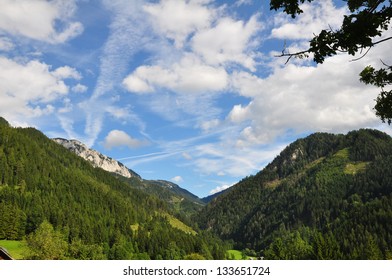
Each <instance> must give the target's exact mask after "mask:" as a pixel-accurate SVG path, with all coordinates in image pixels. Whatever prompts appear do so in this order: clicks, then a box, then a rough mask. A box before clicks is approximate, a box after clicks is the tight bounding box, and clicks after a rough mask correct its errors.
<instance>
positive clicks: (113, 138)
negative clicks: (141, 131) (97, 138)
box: [103, 130, 146, 149]
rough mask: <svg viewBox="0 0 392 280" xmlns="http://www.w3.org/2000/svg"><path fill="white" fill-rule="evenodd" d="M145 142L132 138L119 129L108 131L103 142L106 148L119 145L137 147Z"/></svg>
mask: <svg viewBox="0 0 392 280" xmlns="http://www.w3.org/2000/svg"><path fill="white" fill-rule="evenodd" d="M145 144H146V143H145V142H144V141H140V140H137V139H134V138H133V137H131V136H129V135H128V134H127V133H126V132H124V131H121V130H112V131H110V132H109V134H108V135H107V136H106V138H105V140H104V143H103V145H104V147H105V148H106V149H112V148H114V147H121V146H126V147H129V148H137V147H140V146H143V145H145Z"/></svg>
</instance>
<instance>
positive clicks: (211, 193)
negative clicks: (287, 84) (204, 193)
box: [210, 184, 234, 195]
mask: <svg viewBox="0 0 392 280" xmlns="http://www.w3.org/2000/svg"><path fill="white" fill-rule="evenodd" d="M233 185H234V184H231V185H222V186H219V187H216V188H215V189H213V190H211V191H210V195H213V194H216V193H219V192H222V191H224V190H227V189H229V188H231V187H232V186H233Z"/></svg>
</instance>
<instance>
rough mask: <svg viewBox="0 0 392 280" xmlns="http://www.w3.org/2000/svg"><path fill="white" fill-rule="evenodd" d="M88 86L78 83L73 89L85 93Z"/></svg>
mask: <svg viewBox="0 0 392 280" xmlns="http://www.w3.org/2000/svg"><path fill="white" fill-rule="evenodd" d="M87 89H88V88H87V86H85V85H82V84H77V85H76V86H73V87H72V91H73V92H75V93H84V92H86V91H87Z"/></svg>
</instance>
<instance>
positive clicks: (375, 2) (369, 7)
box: [270, 0, 392, 125]
mask: <svg viewBox="0 0 392 280" xmlns="http://www.w3.org/2000/svg"><path fill="white" fill-rule="evenodd" d="M313 1H315V0H271V2H270V8H271V9H272V10H280V9H283V12H285V13H287V14H289V15H291V16H292V17H293V18H295V17H296V16H298V15H300V14H301V13H302V12H303V10H301V7H300V5H301V4H302V3H304V2H313ZM345 2H347V6H348V9H349V11H350V13H349V14H348V15H346V16H344V19H343V22H342V26H341V27H340V28H339V29H337V30H333V29H332V28H331V29H328V30H326V29H324V30H322V31H321V32H320V33H319V34H318V35H315V36H314V37H313V39H312V40H311V41H310V45H309V48H308V49H307V50H304V51H300V52H297V53H287V52H284V53H283V54H282V56H287V57H288V60H290V59H291V58H292V57H304V56H305V57H306V56H308V55H309V54H313V60H314V61H315V62H316V63H323V62H324V60H325V59H326V58H327V57H330V56H334V55H336V54H338V53H342V52H343V53H348V54H350V55H357V54H363V55H362V57H363V56H365V55H366V54H367V53H368V52H369V50H370V49H371V48H373V47H375V46H376V45H378V44H380V43H384V42H387V41H389V40H391V39H392V37H388V36H383V35H385V31H387V30H388V29H390V21H391V17H392V0H388V1H385V0H346V1H345ZM383 64H384V66H385V67H383V68H380V69H378V70H376V69H375V68H374V67H372V66H367V67H365V69H364V70H363V71H362V72H361V73H360V80H361V81H362V82H364V83H366V84H371V85H375V86H377V87H379V88H380V90H381V92H380V94H379V95H378V97H377V98H376V105H375V107H374V109H375V112H376V115H377V116H378V117H379V118H380V119H381V120H382V122H387V123H388V124H389V125H390V124H391V123H392V90H388V86H391V85H392V66H391V65H389V64H387V63H386V62H384V61H383Z"/></svg>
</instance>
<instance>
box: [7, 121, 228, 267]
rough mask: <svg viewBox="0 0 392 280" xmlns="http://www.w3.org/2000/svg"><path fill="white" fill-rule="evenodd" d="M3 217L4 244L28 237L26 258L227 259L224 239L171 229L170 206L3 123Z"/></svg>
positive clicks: (32, 131) (37, 134)
mask: <svg viewBox="0 0 392 280" xmlns="http://www.w3.org/2000/svg"><path fill="white" fill-rule="evenodd" d="M0 213H1V215H0V239H11V240H21V239H26V240H27V242H28V244H29V247H30V249H31V252H30V253H29V255H28V256H27V257H28V258H34V259H42V258H44V259H47V258H50V259H52V258H53V259H63V258H70V259H73V258H75V259H108V258H109V259H162V258H163V259H183V258H186V257H187V256H188V255H192V254H193V256H194V255H195V254H196V255H197V256H200V257H203V258H206V259H211V258H218V259H221V258H225V251H226V248H225V246H224V244H223V243H222V242H221V241H219V239H217V238H215V237H213V236H212V235H210V234H205V233H202V232H200V233H197V234H190V233H187V232H185V231H183V230H181V229H179V228H176V227H174V226H172V224H171V223H170V221H169V219H168V217H172V216H171V213H172V212H171V208H170V207H169V206H168V205H167V204H166V203H165V202H164V201H162V200H160V199H159V198H157V197H156V196H152V195H149V194H147V193H145V192H143V191H141V190H138V189H136V188H135V187H132V186H131V185H130V183H129V182H125V181H122V180H119V179H118V178H116V177H115V176H113V175H112V174H110V173H108V172H105V171H103V170H101V169H99V168H93V167H92V166H91V165H90V164H89V163H88V162H87V161H85V160H83V159H81V158H79V157H78V156H76V155H74V154H73V153H71V152H69V151H68V150H67V149H65V148H63V147H62V146H60V145H58V144H57V143H55V142H54V141H52V140H50V139H48V138H47V137H46V136H44V135H43V134H42V133H41V132H39V131H37V130H35V129H33V128H24V129H22V128H12V127H10V126H9V125H8V123H7V122H6V121H5V120H4V119H2V118H0ZM173 219H174V218H173ZM43 244H50V246H49V245H48V246H46V245H43ZM44 248H46V249H45V250H44Z"/></svg>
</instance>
